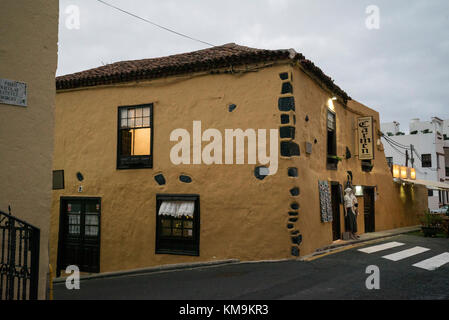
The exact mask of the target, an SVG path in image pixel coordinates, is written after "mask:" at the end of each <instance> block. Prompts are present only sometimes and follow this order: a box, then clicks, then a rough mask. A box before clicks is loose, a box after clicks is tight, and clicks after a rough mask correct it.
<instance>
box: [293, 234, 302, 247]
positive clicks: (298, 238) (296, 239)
mask: <svg viewBox="0 0 449 320" xmlns="http://www.w3.org/2000/svg"><path fill="white" fill-rule="evenodd" d="M292 242H293V244H297V245H300V244H301V242H302V235H298V236H297V237H292Z"/></svg>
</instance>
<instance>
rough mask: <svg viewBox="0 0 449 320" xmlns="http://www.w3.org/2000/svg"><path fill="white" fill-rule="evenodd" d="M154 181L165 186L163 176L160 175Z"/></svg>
mask: <svg viewBox="0 0 449 320" xmlns="http://www.w3.org/2000/svg"><path fill="white" fill-rule="evenodd" d="M154 180H156V182H157V183H158V184H159V185H160V186H163V185H164V184H165V177H164V175H163V174H158V175H157V176H155V177H154Z"/></svg>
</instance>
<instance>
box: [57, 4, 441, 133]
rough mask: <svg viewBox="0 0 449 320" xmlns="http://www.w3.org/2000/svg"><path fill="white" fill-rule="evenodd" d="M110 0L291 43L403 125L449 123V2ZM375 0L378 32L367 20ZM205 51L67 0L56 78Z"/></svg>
mask: <svg viewBox="0 0 449 320" xmlns="http://www.w3.org/2000/svg"><path fill="white" fill-rule="evenodd" d="M104 1H106V2H109V3H111V4H113V5H115V6H117V7H120V8H122V9H124V10H127V11H130V12H132V13H135V14H137V15H139V16H141V17H143V18H146V19H148V20H151V21H154V22H156V23H158V24H161V25H163V26H165V27H168V28H171V29H174V30H176V31H178V32H181V33H184V34H187V35H189V36H191V37H194V38H198V39H201V40H203V41H206V42H209V43H212V44H214V45H222V44H225V43H229V42H235V43H237V44H241V45H245V46H250V47H256V48H263V49H288V48H294V49H295V50H296V51H298V52H301V53H302V54H304V55H305V56H306V57H307V58H309V59H310V60H312V61H313V62H314V63H315V64H316V65H318V66H319V67H320V68H321V69H323V71H324V72H325V73H326V74H327V75H329V76H330V77H331V78H333V79H334V80H335V82H336V83H337V84H338V85H339V86H340V87H341V88H342V89H343V90H345V91H346V92H347V93H348V94H349V95H350V96H351V97H352V98H354V99H356V100H358V101H360V102H362V103H364V104H366V105H368V106H369V107H371V108H374V109H376V110H378V111H379V112H380V115H381V121H383V122H390V121H393V120H396V121H399V122H401V125H402V126H401V128H402V129H403V130H404V131H406V129H408V122H409V120H410V119H411V118H415V117H418V118H421V119H422V120H429V119H430V117H432V116H439V117H441V118H444V119H449V106H448V101H449V1H448V0H427V1H426V0H394V1H391V0H390V1H388V0H385V1H383V0H369V1H365V0H307V1H306V0H226V1H215V0H164V1H161V0H157V1H156V0H104ZM70 5H76V6H77V7H78V8H79V18H80V19H79V29H76V28H73V26H76V20H73V19H72V18H73V17H74V16H73V11H71V9H70V7H69V6H70ZM370 5H375V6H377V7H378V8H379V10H380V20H379V22H380V25H379V27H380V28H379V29H372V30H370V29H368V28H367V26H366V20H367V18H368V17H371V16H372V13H373V12H372V11H370V13H371V14H367V13H366V9H367V7H368V6H370ZM66 10H69V11H70V12H71V13H72V14H69V13H66ZM74 21H75V22H74ZM370 21H372V20H370ZM67 26H69V27H67ZM203 48H207V45H204V44H201V43H198V42H194V41H192V40H188V39H185V38H182V37H180V36H177V35H174V34H172V33H169V32H167V31H164V30H161V29H159V28H157V27H154V26H152V25H150V24H148V23H145V22H143V21H140V20H138V19H136V18H133V17H130V16H128V15H126V14H124V13H121V12H118V11H116V10H114V9H112V8H110V7H107V6H105V5H104V4H101V3H99V2H98V1H96V0H61V1H60V27H59V61H58V72H57V74H58V75H63V74H68V73H73V72H78V71H82V70H86V69H89V68H94V67H98V66H101V65H103V64H108V63H112V62H117V61H122V60H134V59H144V58H153V57H160V56H166V55H171V54H176V53H183V52H189V51H194V50H199V49H203Z"/></svg>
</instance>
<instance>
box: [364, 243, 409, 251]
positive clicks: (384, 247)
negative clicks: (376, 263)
mask: <svg viewBox="0 0 449 320" xmlns="http://www.w3.org/2000/svg"><path fill="white" fill-rule="evenodd" d="M403 245H404V243H400V242H387V243H384V244H380V245H377V246H373V247H368V248H363V249H359V251H361V252H365V253H374V252H379V251H383V250H387V249H391V248H396V247H400V246H403Z"/></svg>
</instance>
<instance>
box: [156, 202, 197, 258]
mask: <svg viewBox="0 0 449 320" xmlns="http://www.w3.org/2000/svg"><path fill="white" fill-rule="evenodd" d="M156 214H157V232H156V253H160V254H180V255H195V256H197V255H199V226H200V223H199V222H200V220H199V219H200V211H199V196H196V195H192V196H190V195H188V196H184V195H182V196H181V195H158V196H157V198H156Z"/></svg>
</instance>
